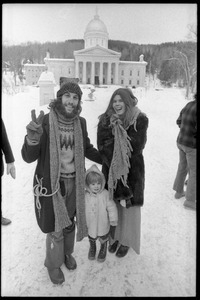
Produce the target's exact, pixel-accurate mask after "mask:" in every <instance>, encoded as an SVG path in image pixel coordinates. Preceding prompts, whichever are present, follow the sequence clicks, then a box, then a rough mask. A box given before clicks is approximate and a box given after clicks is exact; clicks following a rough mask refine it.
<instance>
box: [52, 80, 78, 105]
mask: <svg viewBox="0 0 200 300" xmlns="http://www.w3.org/2000/svg"><path fill="white" fill-rule="evenodd" d="M67 92H70V93H75V94H77V95H78V98H79V101H80V100H81V97H82V94H83V93H82V91H81V88H80V87H79V85H78V84H77V83H75V82H67V83H65V84H63V85H62V86H61V88H60V89H59V91H57V98H59V97H62V95H64V94H65V93H67Z"/></svg>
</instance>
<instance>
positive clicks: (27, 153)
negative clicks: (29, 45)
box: [22, 82, 102, 284]
mask: <svg viewBox="0 0 200 300" xmlns="http://www.w3.org/2000/svg"><path fill="white" fill-rule="evenodd" d="M81 97H82V91H81V88H80V87H79V85H78V84H77V83H76V82H67V83H64V84H63V85H62V86H61V87H60V89H59V90H58V92H57V98H56V99H55V100H52V101H51V102H50V104H49V108H50V112H49V113H48V114H46V115H44V112H42V111H41V112H40V115H39V117H38V118H36V115H35V111H34V110H33V111H32V121H31V122H30V123H29V124H28V125H27V127H26V129H27V135H26V136H25V139H24V144H23V146H22V157H23V159H24V161H25V162H27V163H32V162H34V161H36V160H37V166H36V170H35V175H34V195H35V197H34V198H35V213H36V218H37V222H38V225H39V227H40V229H41V230H42V232H44V233H47V235H46V258H45V262H44V264H45V266H46V267H47V270H48V274H49V277H50V279H51V281H52V282H53V283H54V284H62V283H63V282H64V281H65V277H64V274H63V272H62V270H61V268H60V267H61V266H62V264H63V263H64V264H65V266H66V267H67V269H68V270H75V269H76V268H77V263H76V260H75V258H74V257H73V256H72V253H73V251H74V240H75V221H74V218H75V217H76V224H77V241H81V240H82V239H83V238H84V237H85V236H87V235H88V232H87V226H86V219H85V201H84V197H85V157H87V158H88V159H90V160H92V161H94V162H96V163H99V164H101V162H102V160H101V156H100V154H99V152H98V150H97V149H95V148H94V147H93V145H92V144H91V143H90V139H89V137H88V133H87V125H86V120H85V119H84V118H83V117H81V116H80V113H81Z"/></svg>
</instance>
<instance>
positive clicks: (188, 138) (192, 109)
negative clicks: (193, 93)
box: [176, 100, 197, 148]
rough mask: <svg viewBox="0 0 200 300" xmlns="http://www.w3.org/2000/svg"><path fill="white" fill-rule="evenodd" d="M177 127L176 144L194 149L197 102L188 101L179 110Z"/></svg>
mask: <svg viewBox="0 0 200 300" xmlns="http://www.w3.org/2000/svg"><path fill="white" fill-rule="evenodd" d="M176 123H177V125H178V126H179V127H180V131H179V134H178V137H177V143H179V144H181V145H184V146H187V147H190V148H196V134H197V101H196V100H194V101H190V102H189V103H187V104H186V105H185V107H184V108H183V109H182V110H181V112H180V115H179V117H178V119H177V120H176Z"/></svg>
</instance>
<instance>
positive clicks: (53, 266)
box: [44, 231, 65, 284]
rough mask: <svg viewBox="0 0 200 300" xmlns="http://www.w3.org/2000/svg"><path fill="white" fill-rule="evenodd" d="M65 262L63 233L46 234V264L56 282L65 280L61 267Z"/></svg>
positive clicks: (59, 282)
mask: <svg viewBox="0 0 200 300" xmlns="http://www.w3.org/2000/svg"><path fill="white" fill-rule="evenodd" d="M63 262H64V247H63V234H62V231H60V232H52V233H48V234H47V236H46V258H45V262H44V265H45V266H46V267H47V270H48V274H49V277H50V279H51V281H52V282H53V283H54V284H62V283H63V282H64V281H65V277H64V274H63V272H62V270H61V269H60V267H61V265H62V264H63Z"/></svg>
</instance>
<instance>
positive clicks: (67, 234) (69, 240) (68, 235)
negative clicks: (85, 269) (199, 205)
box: [63, 222, 77, 270]
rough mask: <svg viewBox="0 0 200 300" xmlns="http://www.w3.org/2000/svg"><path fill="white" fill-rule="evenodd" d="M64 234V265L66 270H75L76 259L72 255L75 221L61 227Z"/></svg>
mask: <svg viewBox="0 0 200 300" xmlns="http://www.w3.org/2000/svg"><path fill="white" fill-rule="evenodd" d="M63 236H64V253H65V261H64V263H65V266H66V268H67V269H68V270H75V269H76V268H77V264H76V260H75V258H74V257H73V256H72V253H73V251H74V240H75V223H74V222H73V223H72V225H70V226H68V227H66V228H65V229H63Z"/></svg>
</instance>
